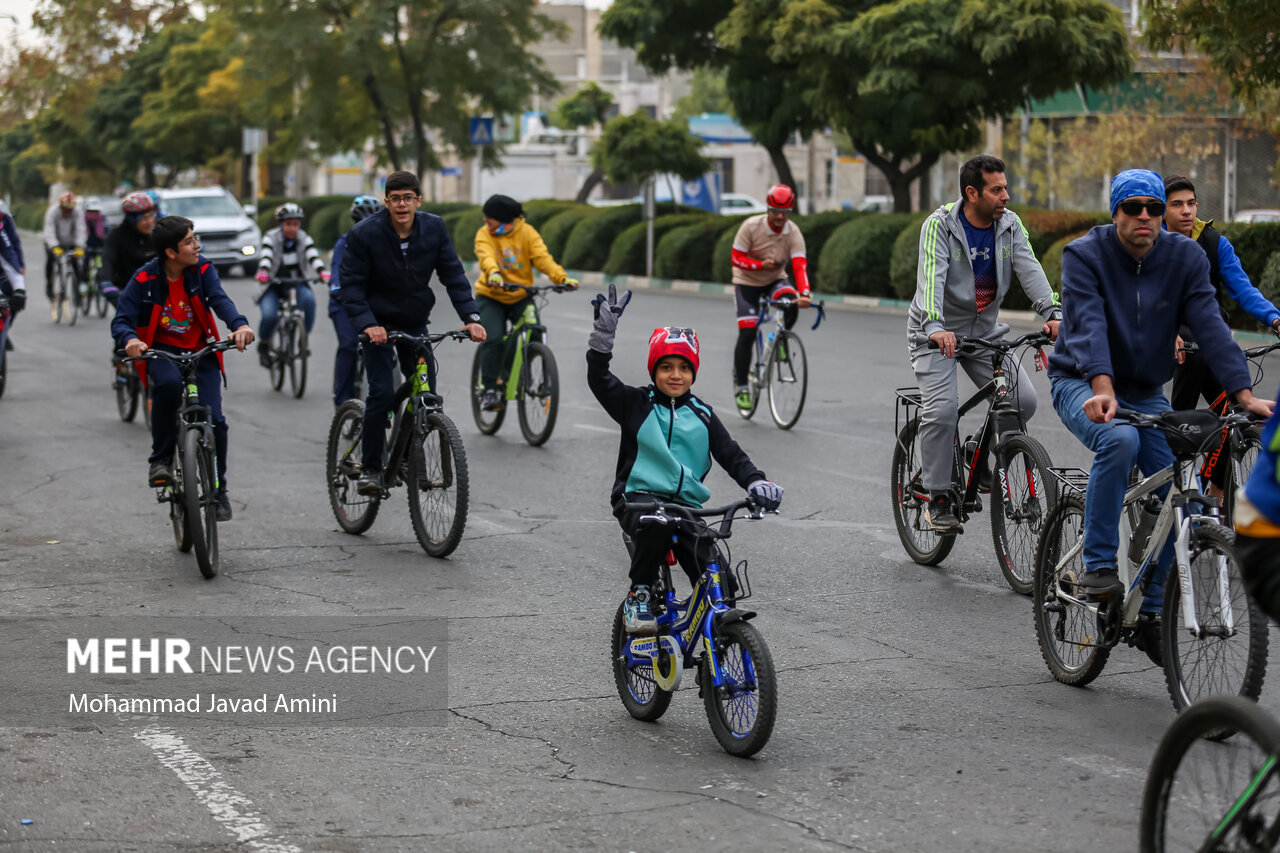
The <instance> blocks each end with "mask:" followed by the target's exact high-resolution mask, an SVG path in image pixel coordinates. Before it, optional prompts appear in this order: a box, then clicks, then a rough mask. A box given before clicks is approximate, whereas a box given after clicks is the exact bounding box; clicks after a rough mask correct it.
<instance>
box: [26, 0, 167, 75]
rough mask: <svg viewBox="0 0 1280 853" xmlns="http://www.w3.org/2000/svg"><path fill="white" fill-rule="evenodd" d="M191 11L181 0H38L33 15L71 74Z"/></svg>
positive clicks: (102, 64)
mask: <svg viewBox="0 0 1280 853" xmlns="http://www.w3.org/2000/svg"><path fill="white" fill-rule="evenodd" d="M190 14H191V10H190V7H189V6H188V4H187V3H186V2H185V0H40V2H39V4H38V5H37V6H36V10H35V13H34V14H33V15H32V16H31V18H32V22H33V23H34V24H35V27H36V29H37V30H39V31H40V32H41V33H43V34H44V35H45V36H46V37H47V39H48V42H49V44H50V45H51V46H52V49H51V51H50V52H49V55H50V56H51V58H53V59H54V60H56V61H57V64H58V65H59V66H60V67H62V68H63V69H65V70H66V71H67V73H69V74H70V75H71V76H76V77H81V78H87V77H91V76H94V75H95V74H96V73H98V72H100V71H102V70H103V69H108V68H111V67H112V66H113V65H115V64H116V63H117V62H118V61H119V60H120V59H121V58H122V57H125V56H128V55H130V54H132V53H133V50H134V46H135V45H137V44H139V43H140V42H142V41H143V40H145V39H146V38H147V37H148V36H150V35H151V34H153V33H156V32H159V31H160V30H161V29H163V28H164V27H166V26H168V25H170V24H174V23H178V22H180V21H184V20H187V19H188V18H189V17H190Z"/></svg>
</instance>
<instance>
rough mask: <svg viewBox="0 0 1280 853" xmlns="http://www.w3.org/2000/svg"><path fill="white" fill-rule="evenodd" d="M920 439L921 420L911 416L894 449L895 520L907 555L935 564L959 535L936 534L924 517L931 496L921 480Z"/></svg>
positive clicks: (943, 557) (941, 558)
mask: <svg viewBox="0 0 1280 853" xmlns="http://www.w3.org/2000/svg"><path fill="white" fill-rule="evenodd" d="M919 438H920V419H919V418H918V417H917V418H912V419H911V420H910V421H908V422H907V425H906V426H904V427H903V428H902V432H900V433H898V442H897V445H896V446H895V447H894V449H893V461H892V463H891V464H892V469H891V473H890V479H891V482H890V484H889V490H890V497H891V498H892V500H893V523H894V526H895V527H897V528H898V538H899V539H901V540H902V547H903V548H905V549H906V551H907V556H909V557H910V558H911V559H912V560H915V561H916V562H917V563H920V564H921V565H923V566H936V565H938V564H939V563H941V562H942V561H943V560H944V559H945V558H946V556H947V555H948V554H950V553H951V549H952V548H953V547H954V546H955V544H956V535H955V534H954V533H948V534H940V533H937V532H936V531H934V530H933V528H932V527H930V526H929V521H928V519H927V518H926V517H925V512H926V510H927V509H928V507H929V495H928V491H927V490H926V489H925V488H924V484H923V481H922V469H921V462H920V441H919Z"/></svg>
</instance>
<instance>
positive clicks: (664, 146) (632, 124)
mask: <svg viewBox="0 0 1280 853" xmlns="http://www.w3.org/2000/svg"><path fill="white" fill-rule="evenodd" d="M701 147H702V141H701V140H700V139H698V138H697V137H696V136H694V135H693V134H691V133H689V128H688V127H687V126H685V125H684V124H682V123H680V122H674V121H655V120H654V119H651V118H649V116H647V115H645V113H644V111H642V110H636V111H635V112H634V113H632V114H631V115H629V116H614V117H613V118H612V119H610V120H609V123H608V124H606V125H605V128H604V135H603V136H601V137H600V141H599V142H598V143H596V145H595V147H594V148H592V149H591V162H592V164H593V165H594V166H595V167H596V168H597V169H601V170H603V171H604V173H605V175H606V176H608V178H609V180H610V181H613V182H614V183H616V184H626V183H638V184H641V183H644V182H645V181H647V180H648V179H649V178H651V177H653V176H654V175H660V174H665V173H667V172H670V173H673V174H676V175H679V176H680V177H681V179H683V180H686V181H692V180H696V179H697V178H699V177H701V176H702V174H703V173H704V172H706V171H707V170H708V169H710V168H711V161H710V160H708V159H707V158H706V157H704V156H702V154H701V152H700V149H701Z"/></svg>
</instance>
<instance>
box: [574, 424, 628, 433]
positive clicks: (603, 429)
mask: <svg viewBox="0 0 1280 853" xmlns="http://www.w3.org/2000/svg"><path fill="white" fill-rule="evenodd" d="M574 426H575V427H577V428H578V429H585V430H590V431H591V432H607V433H610V434H612V433H615V432H617V431H618V428H617V427H602V426H596V425H595V424H574Z"/></svg>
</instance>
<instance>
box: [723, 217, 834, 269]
mask: <svg viewBox="0 0 1280 853" xmlns="http://www.w3.org/2000/svg"><path fill="white" fill-rule="evenodd" d="M746 219H747V217H745V216H733V217H726V219H725V226H724V230H723V231H721V232H720V236H719V237H717V238H716V241H715V247H714V249H713V251H712V255H711V275H712V279H711V280H712V281H718V282H722V283H724V284H733V240H734V238H735V237H737V236H738V229H739V228H741V227H742V223H743V221H745V220H746ZM810 281H812V276H810Z"/></svg>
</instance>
